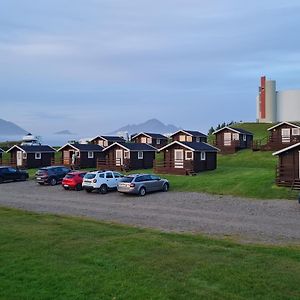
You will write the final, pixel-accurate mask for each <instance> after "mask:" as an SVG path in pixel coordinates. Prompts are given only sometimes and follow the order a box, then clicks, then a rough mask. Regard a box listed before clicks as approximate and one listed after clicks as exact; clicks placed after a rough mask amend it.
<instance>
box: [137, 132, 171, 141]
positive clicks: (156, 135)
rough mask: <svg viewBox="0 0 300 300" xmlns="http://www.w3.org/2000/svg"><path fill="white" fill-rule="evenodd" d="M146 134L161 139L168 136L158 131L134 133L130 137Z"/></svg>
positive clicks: (165, 138)
mask: <svg viewBox="0 0 300 300" xmlns="http://www.w3.org/2000/svg"><path fill="white" fill-rule="evenodd" d="M142 134H143V135H146V136H148V137H151V138H154V139H161V140H167V139H168V138H167V137H166V136H164V135H163V134H160V133H152V132H140V133H138V134H135V135H134V136H133V137H132V139H134V138H136V137H138V136H139V135H142Z"/></svg>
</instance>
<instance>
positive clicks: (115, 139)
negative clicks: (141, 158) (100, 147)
mask: <svg viewBox="0 0 300 300" xmlns="http://www.w3.org/2000/svg"><path fill="white" fill-rule="evenodd" d="M101 136H102V137H103V138H105V139H106V140H108V141H110V142H121V143H122V142H124V141H125V140H124V138H122V137H120V136H113V135H101Z"/></svg>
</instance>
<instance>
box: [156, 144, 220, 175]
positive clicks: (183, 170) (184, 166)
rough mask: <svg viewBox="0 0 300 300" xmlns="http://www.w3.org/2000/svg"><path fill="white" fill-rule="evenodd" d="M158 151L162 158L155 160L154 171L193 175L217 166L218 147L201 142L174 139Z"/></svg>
mask: <svg viewBox="0 0 300 300" xmlns="http://www.w3.org/2000/svg"><path fill="white" fill-rule="evenodd" d="M158 151H159V152H161V153H163V160H162V161H155V164H154V171H155V172H156V173H167V174H178V175H194V174H195V173H198V172H202V171H207V170H214V169H216V168H217V152H218V149H217V148H215V147H213V146H211V145H209V144H206V143H203V142H200V143H197V142H178V141H174V142H172V143H170V144H169V145H166V146H165V147H163V148H161V149H159V150H158Z"/></svg>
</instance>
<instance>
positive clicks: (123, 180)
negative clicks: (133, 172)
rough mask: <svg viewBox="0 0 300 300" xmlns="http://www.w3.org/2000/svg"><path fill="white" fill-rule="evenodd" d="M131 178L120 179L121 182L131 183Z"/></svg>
mask: <svg viewBox="0 0 300 300" xmlns="http://www.w3.org/2000/svg"><path fill="white" fill-rule="evenodd" d="M133 178H134V177H132V176H126V177H123V178H122V179H121V182H132V180H133Z"/></svg>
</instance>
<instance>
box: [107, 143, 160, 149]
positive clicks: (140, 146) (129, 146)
mask: <svg viewBox="0 0 300 300" xmlns="http://www.w3.org/2000/svg"><path fill="white" fill-rule="evenodd" d="M118 144H120V145H122V146H123V147H125V148H127V149H128V150H130V151H157V150H156V149H155V148H154V147H152V146H150V145H148V144H145V143H118ZM109 147H110V146H109ZM109 147H108V148H109Z"/></svg>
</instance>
